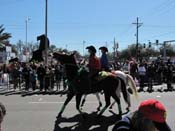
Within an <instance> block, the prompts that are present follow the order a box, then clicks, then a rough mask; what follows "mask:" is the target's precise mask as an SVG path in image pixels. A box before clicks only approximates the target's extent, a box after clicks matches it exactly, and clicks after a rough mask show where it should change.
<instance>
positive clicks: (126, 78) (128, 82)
mask: <svg viewBox="0 0 175 131" xmlns="http://www.w3.org/2000/svg"><path fill="white" fill-rule="evenodd" d="M112 74H113V75H115V76H116V77H117V78H119V80H120V81H119V87H118V88H117V91H116V94H117V96H118V97H119V98H120V97H121V90H122V88H121V87H122V82H124V84H125V86H126V87H127V86H129V87H130V89H132V93H133V94H134V96H135V97H136V98H137V97H138V94H137V89H136V84H135V82H134V80H133V78H132V76H131V75H129V74H126V73H124V72H122V71H120V70H117V71H112ZM95 95H96V97H97V100H98V101H99V107H98V108H97V110H98V111H99V110H100V107H101V106H102V102H101V100H100V95H99V93H96V94H95ZM127 96H128V97H127V98H128V99H127V105H128V106H127V108H126V110H128V111H129V109H130V107H131V99H130V93H129V92H128V90H127ZM86 98H87V95H84V98H83V100H82V104H81V107H83V105H84V103H85V101H86ZM114 104H115V101H114V102H113V103H112V104H111V106H110V109H111V108H112V106H113V105H114Z"/></svg>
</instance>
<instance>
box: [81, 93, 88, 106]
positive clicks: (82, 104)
mask: <svg viewBox="0 0 175 131" xmlns="http://www.w3.org/2000/svg"><path fill="white" fill-rule="evenodd" d="M86 97H87V95H84V98H83V100H82V103H81V109H82V108H83V106H84V103H85V102H86Z"/></svg>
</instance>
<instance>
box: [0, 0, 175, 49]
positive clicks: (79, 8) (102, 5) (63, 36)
mask: <svg viewBox="0 0 175 131" xmlns="http://www.w3.org/2000/svg"><path fill="white" fill-rule="evenodd" d="M48 5H49V7H48V36H49V39H50V41H51V43H52V44H55V45H56V46H57V47H62V48H66V47H67V48H68V49H69V50H78V51H80V52H83V41H85V46H87V45H91V44H93V45H95V46H96V47H97V48H98V47H99V46H103V45H106V43H107V46H108V48H109V50H112V46H113V44H112V41H113V39H114V37H115V38H116V41H118V42H119V49H120V50H121V49H124V48H126V47H127V46H128V45H129V44H132V43H135V32H136V27H135V25H133V24H132V23H133V22H136V17H139V19H140V22H143V25H142V27H140V28H139V42H141V43H148V40H151V41H152V42H154V41H155V40H156V39H159V40H160V42H161V41H164V40H172V39H175V17H174V16H175V1H174V0H48ZM0 12H1V17H0V24H4V26H5V28H6V31H7V32H10V33H12V36H13V37H12V38H11V39H10V41H11V43H13V44H15V43H17V41H18V40H23V41H25V20H26V18H27V17H29V18H30V21H29V22H28V41H33V42H36V36H37V35H40V34H43V33H44V20H45V18H44V17H45V14H44V13H45V0H1V1H0Z"/></svg>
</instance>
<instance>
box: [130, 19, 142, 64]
mask: <svg viewBox="0 0 175 131" xmlns="http://www.w3.org/2000/svg"><path fill="white" fill-rule="evenodd" d="M132 24H134V25H136V59H137V61H138V60H139V56H138V50H139V27H141V26H142V24H143V23H139V18H138V17H137V22H136V23H132Z"/></svg>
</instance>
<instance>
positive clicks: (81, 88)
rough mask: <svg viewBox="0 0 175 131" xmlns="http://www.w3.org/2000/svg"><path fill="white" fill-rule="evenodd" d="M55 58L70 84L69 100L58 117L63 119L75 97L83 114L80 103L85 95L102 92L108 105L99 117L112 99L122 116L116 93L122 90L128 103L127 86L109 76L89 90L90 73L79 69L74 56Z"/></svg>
mask: <svg viewBox="0 0 175 131" xmlns="http://www.w3.org/2000/svg"><path fill="white" fill-rule="evenodd" d="M53 56H54V58H55V59H57V60H58V61H60V62H61V64H63V65H64V68H65V73H66V76H67V79H68V83H69V88H68V90H69V91H68V95H67V99H66V101H65V102H64V104H63V106H62V108H61V111H60V112H59V114H58V117H61V115H62V113H63V111H64V109H65V107H66V105H67V104H68V103H69V102H70V101H71V99H72V98H73V96H76V109H77V110H78V111H79V113H80V114H82V111H81V110H80V102H81V98H82V96H83V95H84V94H91V93H97V92H101V91H103V92H104V97H105V102H106V105H105V107H104V108H103V109H102V110H101V111H100V112H99V114H98V115H99V116H100V115H102V114H103V113H104V111H105V110H106V109H107V108H108V107H109V106H110V98H111V97H112V98H113V99H114V100H115V101H116V102H117V104H118V110H119V115H122V109H121V103H120V99H119V97H118V96H117V93H116V91H117V89H118V88H121V91H122V93H123V97H124V100H125V101H126V102H127V100H128V95H127V89H126V85H125V84H119V83H120V82H119V81H120V79H118V78H116V77H114V76H107V77H106V78H105V79H102V80H101V81H99V82H96V83H94V84H92V87H91V89H90V90H89V80H88V72H87V71H86V70H84V69H82V68H79V67H78V65H77V63H76V61H75V58H74V55H67V54H59V53H54V54H53ZM121 83H124V81H122V80H121ZM119 86H121V87H119Z"/></svg>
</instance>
